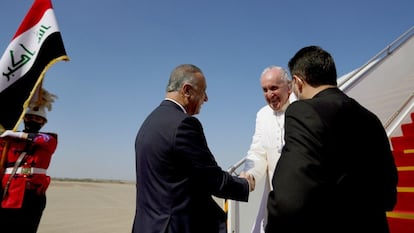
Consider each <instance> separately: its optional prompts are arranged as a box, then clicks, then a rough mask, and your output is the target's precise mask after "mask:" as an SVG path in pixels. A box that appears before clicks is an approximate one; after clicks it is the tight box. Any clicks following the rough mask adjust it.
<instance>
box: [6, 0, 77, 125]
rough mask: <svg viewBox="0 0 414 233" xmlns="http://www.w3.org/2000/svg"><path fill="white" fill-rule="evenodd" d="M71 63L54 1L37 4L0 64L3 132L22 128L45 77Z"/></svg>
mask: <svg viewBox="0 0 414 233" xmlns="http://www.w3.org/2000/svg"><path fill="white" fill-rule="evenodd" d="M62 60H66V61H68V60H69V57H68V56H67V55H66V51H65V47H64V45H63V40H62V36H61V34H60V31H59V27H58V24H57V21H56V18H55V14H54V12H53V6H52V2H51V0H35V1H34V3H33V5H32V7H31V8H30V10H29V12H28V13H27V15H26V17H25V18H24V19H23V22H22V23H21V24H20V27H19V28H18V29H17V32H16V34H15V35H14V36H13V38H12V41H11V43H10V44H9V46H8V47H7V49H6V51H5V52H4V54H3V56H2V57H1V60H0V73H1V77H0V132H1V130H4V129H13V130H16V128H17V127H18V125H19V122H20V120H21V119H22V117H23V116H24V112H25V110H26V108H27V107H28V105H29V102H30V99H31V98H32V96H33V95H34V94H35V92H36V90H38V89H39V88H40V87H41V83H42V80H43V77H44V75H45V73H46V71H47V70H48V68H49V67H50V66H52V65H53V64H54V63H56V62H57V61H62Z"/></svg>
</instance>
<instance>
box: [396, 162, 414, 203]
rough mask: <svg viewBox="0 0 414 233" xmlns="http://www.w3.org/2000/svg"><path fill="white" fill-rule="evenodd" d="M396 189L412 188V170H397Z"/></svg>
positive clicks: (413, 175)
mask: <svg viewBox="0 0 414 233" xmlns="http://www.w3.org/2000/svg"><path fill="white" fill-rule="evenodd" d="M400 168H402V167H399V168H397V169H400ZM398 187H414V170H401V169H400V170H398ZM413 203H414V199H413Z"/></svg>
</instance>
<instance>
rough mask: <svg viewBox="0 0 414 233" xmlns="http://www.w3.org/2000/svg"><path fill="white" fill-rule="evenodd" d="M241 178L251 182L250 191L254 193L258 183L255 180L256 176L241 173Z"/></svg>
mask: <svg viewBox="0 0 414 233" xmlns="http://www.w3.org/2000/svg"><path fill="white" fill-rule="evenodd" d="M239 177H240V178H245V179H246V180H247V182H249V191H250V192H252V191H253V190H254V189H255V186H256V181H255V179H254V176H253V175H252V174H250V173H246V172H240V175H239Z"/></svg>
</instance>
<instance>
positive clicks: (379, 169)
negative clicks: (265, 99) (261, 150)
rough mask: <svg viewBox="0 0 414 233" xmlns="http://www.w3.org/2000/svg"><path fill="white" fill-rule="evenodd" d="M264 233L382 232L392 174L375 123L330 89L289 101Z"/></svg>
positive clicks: (392, 193)
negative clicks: (282, 145)
mask: <svg viewBox="0 0 414 233" xmlns="http://www.w3.org/2000/svg"><path fill="white" fill-rule="evenodd" d="M285 130H286V131H285V132H286V133H285V146H284V148H283V150H282V155H281V157H280V160H279V161H278V164H277V166H276V169H275V173H274V175H273V180H272V184H273V187H274V191H272V192H271V193H270V195H269V199H268V211H269V216H268V225H267V228H266V232H267V233H273V232H275V233H284V232H290V233H292V232H295V233H299V232H318V233H325V232H326V233H327V232H329V233H332V232H335V233H338V232H347V233H349V232H357V233H358V232H364V233H366V232H375V233H383V232H388V231H389V230H388V225H387V220H386V211H388V210H392V209H393V208H394V205H395V203H396V194H397V191H396V186H397V179H398V177H397V170H396V166H395V163H394V159H393V155H392V152H391V150H390V144H389V141H388V137H387V135H386V133H385V130H384V128H383V126H382V124H381V122H380V121H379V119H378V118H377V117H376V116H375V115H374V114H373V113H371V112H370V111H368V110H367V109H365V108H364V107H362V106H361V105H360V104H358V103H357V102H356V101H355V100H353V99H351V98H349V97H348V96H346V95H345V94H344V93H342V92H341V91H340V90H339V89H337V88H329V89H326V90H324V91H322V92H320V93H319V94H317V95H315V96H314V98H312V99H309V100H300V101H296V102H294V103H292V104H291V105H290V106H289V107H288V109H287V111H286V113H285Z"/></svg>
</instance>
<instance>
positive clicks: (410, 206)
mask: <svg viewBox="0 0 414 233" xmlns="http://www.w3.org/2000/svg"><path fill="white" fill-rule="evenodd" d="M401 131H402V136H397V137H391V138H390V140H391V145H392V148H393V154H394V159H395V163H396V165H397V169H398V187H397V191H398V196H397V205H396V206H395V208H394V210H393V211H390V212H388V213H387V218H388V223H389V226H390V232H391V233H413V232H414V113H411V123H407V124H402V125H401Z"/></svg>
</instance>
